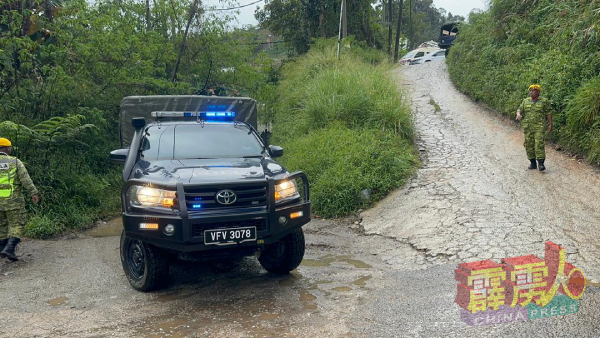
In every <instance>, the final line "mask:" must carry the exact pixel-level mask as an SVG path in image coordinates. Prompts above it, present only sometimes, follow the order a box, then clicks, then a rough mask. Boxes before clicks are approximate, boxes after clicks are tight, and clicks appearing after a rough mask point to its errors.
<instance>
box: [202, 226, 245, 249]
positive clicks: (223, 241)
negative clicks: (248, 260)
mask: <svg viewBox="0 0 600 338" xmlns="http://www.w3.org/2000/svg"><path fill="white" fill-rule="evenodd" d="M249 241H256V227H246V228H235V229H216V230H204V244H206V245H213V244H214V245H229V244H236V243H244V242H249Z"/></svg>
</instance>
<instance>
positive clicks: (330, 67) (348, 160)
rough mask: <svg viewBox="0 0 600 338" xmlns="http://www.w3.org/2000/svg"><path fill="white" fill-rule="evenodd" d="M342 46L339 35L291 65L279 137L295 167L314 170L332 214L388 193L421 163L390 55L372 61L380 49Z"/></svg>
mask: <svg viewBox="0 0 600 338" xmlns="http://www.w3.org/2000/svg"><path fill="white" fill-rule="evenodd" d="M346 44H348V43H346ZM342 53H343V54H342V55H343V56H342V58H341V59H340V60H338V59H337V58H336V56H335V55H336V49H335V45H334V44H333V43H331V40H329V42H328V41H321V42H319V43H318V44H317V46H316V48H313V49H311V51H310V52H309V53H308V54H307V55H305V56H303V57H302V58H300V59H298V60H297V61H296V62H294V63H291V64H288V65H286V66H285V68H284V70H283V72H282V78H283V79H282V81H281V82H280V84H279V86H278V88H277V93H278V95H277V102H276V103H275V107H276V108H275V117H274V129H273V135H274V138H273V140H272V142H273V143H279V144H280V145H282V146H284V147H285V148H286V155H285V156H284V158H283V163H284V165H286V167H287V169H288V170H303V171H305V172H306V173H307V175H308V177H309V179H310V180H311V189H312V192H313V194H312V196H313V205H314V212H315V213H317V214H319V215H322V216H324V217H335V216H341V215H345V214H348V213H350V212H352V211H354V210H356V209H357V208H359V207H365V206H368V205H370V204H372V203H373V202H375V201H377V200H379V199H381V198H382V197H384V196H385V195H386V194H387V193H389V192H390V191H391V190H393V189H395V188H398V187H400V186H402V185H403V184H404V182H405V180H406V179H407V177H409V176H410V175H411V173H412V172H413V169H414V168H415V166H416V165H417V163H418V160H417V157H416V156H415V153H414V150H413V147H412V146H411V143H412V140H413V127H412V124H411V119H410V114H409V112H410V111H409V107H408V106H407V104H406V102H405V99H404V97H403V96H402V94H401V93H400V92H399V91H398V88H397V87H396V85H395V84H394V82H393V81H392V80H391V79H390V78H389V76H388V75H387V70H388V69H389V65H387V64H386V63H384V62H383V60H384V59H385V57H383V56H382V57H381V58H380V59H379V64H377V62H373V63H371V61H372V60H374V59H377V58H374V57H373V55H375V54H374V53H375V52H372V51H365V50H364V49H363V48H361V47H359V46H356V45H352V44H350V47H349V48H348V47H345V48H344V50H343V51H342ZM377 53H378V52H377ZM365 55H366V56H367V57H366V58H365ZM363 190H368V191H369V192H370V197H371V198H370V200H365V199H364V198H360V194H361V191H363Z"/></svg>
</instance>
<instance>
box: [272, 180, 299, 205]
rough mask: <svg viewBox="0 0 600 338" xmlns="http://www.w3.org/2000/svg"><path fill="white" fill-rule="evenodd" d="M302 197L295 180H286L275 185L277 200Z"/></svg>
mask: <svg viewBox="0 0 600 338" xmlns="http://www.w3.org/2000/svg"><path fill="white" fill-rule="evenodd" d="M298 197H300V194H298V188H297V187H296V182H295V181H284V182H281V183H279V184H277V185H275V202H283V201H285V200H289V199H294V198H298Z"/></svg>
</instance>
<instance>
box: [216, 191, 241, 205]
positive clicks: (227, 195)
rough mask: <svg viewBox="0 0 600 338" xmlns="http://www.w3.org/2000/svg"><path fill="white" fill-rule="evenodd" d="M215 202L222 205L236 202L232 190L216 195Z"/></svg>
mask: <svg viewBox="0 0 600 338" xmlns="http://www.w3.org/2000/svg"><path fill="white" fill-rule="evenodd" d="M216 197H217V202H218V203H219V204H223V205H231V204H233V203H235V201H237V195H236V194H235V191H233V190H229V189H227V190H221V191H219V192H218V193H217V196H216Z"/></svg>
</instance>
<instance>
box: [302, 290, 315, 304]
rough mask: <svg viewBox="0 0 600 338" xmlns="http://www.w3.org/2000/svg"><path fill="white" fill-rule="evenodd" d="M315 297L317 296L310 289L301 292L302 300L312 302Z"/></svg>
mask: <svg viewBox="0 0 600 338" xmlns="http://www.w3.org/2000/svg"><path fill="white" fill-rule="evenodd" d="M315 299H317V297H316V296H314V295H313V294H311V293H310V292H308V291H302V292H300V301H301V302H312V301H313V300H315Z"/></svg>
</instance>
